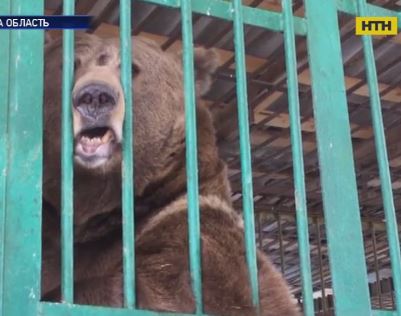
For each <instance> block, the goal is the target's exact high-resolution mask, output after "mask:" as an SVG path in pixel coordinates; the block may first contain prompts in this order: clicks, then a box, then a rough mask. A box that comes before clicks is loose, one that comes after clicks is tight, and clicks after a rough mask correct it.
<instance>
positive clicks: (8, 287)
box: [0, 0, 44, 316]
mask: <svg viewBox="0 0 401 316" xmlns="http://www.w3.org/2000/svg"><path fill="white" fill-rule="evenodd" d="M0 10H1V11H0V14H3V13H6V14H7V13H8V14H11V15H28V14H33V13H37V14H42V12H43V1H40V0H38V1H24V0H13V1H5V2H3V1H2V4H1V5H0ZM3 10H5V11H3ZM1 32H4V33H5V34H2V35H1V37H2V38H3V39H5V40H6V42H4V44H5V46H3V42H2V43H1V45H2V46H1V50H2V51H3V53H2V56H4V57H7V56H8V58H9V59H8V62H9V64H8V67H10V68H9V71H8V75H9V77H8V90H6V93H8V102H7V101H6V100H7V97H6V99H5V100H1V101H0V102H4V101H6V102H7V104H6V106H7V107H8V110H7V111H6V112H4V115H7V117H5V116H3V112H2V113H1V117H2V120H7V125H8V127H7V130H8V132H7V133H6V134H2V135H0V137H7V138H8V141H7V142H8V146H7V147H6V150H7V152H6V156H7V158H6V160H5V162H2V163H7V165H6V169H2V170H1V177H5V178H6V179H5V190H6V196H5V201H4V202H2V203H1V204H0V205H1V207H2V208H3V206H2V205H5V209H2V212H4V211H5V222H4V227H5V234H4V239H2V240H1V243H2V247H3V248H2V249H3V253H2V254H3V256H4V258H1V259H4V260H3V263H2V267H3V269H4V270H3V272H2V273H4V274H3V279H2V284H0V289H1V291H0V295H1V296H2V299H1V300H2V305H1V307H2V309H1V310H0V314H2V315H25V316H34V315H36V313H37V304H38V301H39V299H40V265H41V251H40V249H41V217H40V214H41V208H42V200H41V191H42V152H43V150H42V132H43V129H42V99H43V93H42V92H43V76H42V74H43V43H44V38H43V32H42V31H38V30H32V31H30V32H26V31H23V30H13V31H1ZM7 37H8V38H9V41H8V44H9V45H7ZM4 50H8V53H5V54H6V55H3V54H4ZM6 61H7V60H6ZM1 62H3V60H1ZM3 70H4V69H3ZM6 74H7V71H6V72H5V73H4V74H3V73H2V74H1V76H5V75H6ZM4 79H5V78H4ZM3 84H4V82H1V85H2V87H3ZM4 87H6V86H4ZM27 87H29V89H27ZM28 91H31V92H32V93H28ZM0 93H4V92H3V91H2V92H0ZM0 104H1V107H2V110H3V109H4V104H3V103H0ZM2 181H4V178H3V179H2ZM3 203H4V204H3Z"/></svg>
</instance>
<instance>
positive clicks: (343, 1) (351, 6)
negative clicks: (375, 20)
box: [336, 0, 401, 29]
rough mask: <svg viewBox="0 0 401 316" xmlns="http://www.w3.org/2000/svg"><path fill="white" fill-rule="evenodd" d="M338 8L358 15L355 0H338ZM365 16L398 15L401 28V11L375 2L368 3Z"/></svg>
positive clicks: (400, 27)
mask: <svg viewBox="0 0 401 316" xmlns="http://www.w3.org/2000/svg"><path fill="white" fill-rule="evenodd" d="M336 4H337V9H338V10H340V11H342V12H344V13H348V14H351V15H355V16H358V8H357V2H356V1H355V0H337V1H336ZM364 16H396V17H398V28H399V29H401V12H397V11H394V10H389V9H385V8H382V7H379V6H377V5H374V4H370V3H367V4H366V14H364Z"/></svg>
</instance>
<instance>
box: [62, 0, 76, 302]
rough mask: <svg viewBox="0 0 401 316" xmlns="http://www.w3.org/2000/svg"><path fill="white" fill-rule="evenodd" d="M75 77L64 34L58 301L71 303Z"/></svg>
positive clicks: (68, 0) (70, 8)
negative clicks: (73, 93) (73, 89)
mask: <svg viewBox="0 0 401 316" xmlns="http://www.w3.org/2000/svg"><path fill="white" fill-rule="evenodd" d="M74 4H75V3H74V1H73V0H64V2H63V14H64V15H73V14H74ZM73 76H74V31H73V30H63V77H62V79H63V83H62V84H63V87H62V120H61V121H62V122H61V123H62V124H61V128H62V132H61V137H62V142H61V297H62V300H63V301H64V302H68V303H72V302H73V301H74V237H73V221H74V219H73V218H74V197H73V173H74V169H73V159H72V157H73V144H72V135H73V131H72V111H71V104H72V102H71V91H72V85H73V82H72V81H73Z"/></svg>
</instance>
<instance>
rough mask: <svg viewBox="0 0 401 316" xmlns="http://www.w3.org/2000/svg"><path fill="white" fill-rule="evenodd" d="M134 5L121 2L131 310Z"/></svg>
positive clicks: (131, 304) (129, 299)
mask: <svg viewBox="0 0 401 316" xmlns="http://www.w3.org/2000/svg"><path fill="white" fill-rule="evenodd" d="M131 5H132V2H131V0H120V45H121V47H120V58H121V82H122V85H123V90H124V100H125V115H124V131H123V132H124V137H123V139H124V140H123V162H122V201H123V210H122V212H123V271H124V304H125V306H126V307H128V308H135V226H134V223H135V221H134V200H133V199H134V184H133V180H134V153H133V145H132V142H133V126H132V122H133V118H132V116H133V113H132V112H133V111H132V73H131V71H132V70H131V69H132V67H131V63H132V60H131V59H132V40H131Z"/></svg>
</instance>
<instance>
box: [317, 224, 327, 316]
mask: <svg viewBox="0 0 401 316" xmlns="http://www.w3.org/2000/svg"><path fill="white" fill-rule="evenodd" d="M315 226H316V239H317V255H318V257H319V274H320V286H321V288H322V304H323V314H324V315H326V312H327V303H326V285H325V282H324V275H323V260H322V259H323V258H322V237H321V234H320V223H319V220H318V219H317V218H316V219H315Z"/></svg>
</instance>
